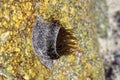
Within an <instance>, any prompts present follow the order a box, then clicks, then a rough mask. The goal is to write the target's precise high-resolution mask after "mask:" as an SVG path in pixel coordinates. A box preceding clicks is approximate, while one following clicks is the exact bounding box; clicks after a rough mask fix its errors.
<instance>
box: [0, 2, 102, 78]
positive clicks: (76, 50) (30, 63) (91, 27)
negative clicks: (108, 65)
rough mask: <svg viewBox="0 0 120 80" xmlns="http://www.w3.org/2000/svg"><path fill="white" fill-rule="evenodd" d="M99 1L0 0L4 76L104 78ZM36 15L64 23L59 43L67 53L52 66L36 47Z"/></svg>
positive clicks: (0, 67)
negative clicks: (100, 43)
mask: <svg viewBox="0 0 120 80" xmlns="http://www.w3.org/2000/svg"><path fill="white" fill-rule="evenodd" d="M97 1H99V0H84V1H83V0H36V1H35V0H27V1H25V0H2V1H0V20H1V23H0V79H2V78H6V79H9V80H14V79H17V80H104V71H103V64H102V61H101V59H100V56H99V54H98V52H99V51H98V44H97V36H96V28H97V27H96V24H97V20H98V19H100V17H98V16H99V14H98V13H99V12H98V13H97V11H99V6H97V4H96V2H97ZM100 2H101V4H102V3H104V0H101V1H100ZM36 16H40V17H41V18H42V19H43V20H44V21H45V22H51V21H52V20H53V19H54V20H57V21H59V22H60V24H61V25H62V29H63V30H62V31H61V33H60V34H59V36H60V37H59V40H58V43H57V45H62V47H61V48H60V50H59V49H58V51H59V52H60V53H61V54H63V53H64V54H66V55H64V56H62V57H61V58H60V59H57V60H55V61H54V66H53V68H52V70H49V69H48V68H46V67H45V66H44V65H43V64H42V63H41V62H40V59H39V57H38V56H36V55H35V52H34V50H33V47H32V41H31V38H32V30H33V27H34V25H35V23H36ZM63 34H64V35H63ZM67 35H69V38H67ZM63 40H66V42H63ZM61 41H62V42H61ZM67 54H68V55H67Z"/></svg>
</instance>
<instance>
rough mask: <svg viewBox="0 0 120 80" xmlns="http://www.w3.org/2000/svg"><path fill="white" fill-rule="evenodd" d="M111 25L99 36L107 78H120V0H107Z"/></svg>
mask: <svg viewBox="0 0 120 80" xmlns="http://www.w3.org/2000/svg"><path fill="white" fill-rule="evenodd" d="M107 5H108V19H109V25H108V27H107V28H105V27H104V26H102V27H103V29H104V31H106V32H104V33H106V36H105V35H104V37H101V38H99V42H100V46H101V47H100V51H101V54H102V55H103V59H104V66H105V76H106V80H120V0H107ZM101 34H102V33H101Z"/></svg>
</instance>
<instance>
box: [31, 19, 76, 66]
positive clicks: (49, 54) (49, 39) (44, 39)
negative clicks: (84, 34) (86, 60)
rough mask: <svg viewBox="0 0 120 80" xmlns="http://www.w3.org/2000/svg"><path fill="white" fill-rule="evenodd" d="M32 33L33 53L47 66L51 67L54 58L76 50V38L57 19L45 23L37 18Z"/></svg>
mask: <svg viewBox="0 0 120 80" xmlns="http://www.w3.org/2000/svg"><path fill="white" fill-rule="evenodd" d="M32 35H33V36H32V43H33V48H34V50H35V53H36V54H37V55H38V56H39V58H40V60H41V62H42V63H43V64H44V65H45V66H46V67H48V68H51V67H52V65H53V60H54V59H58V58H60V56H62V55H68V54H71V53H75V51H77V46H76V45H77V44H76V42H77V40H76V38H75V37H74V36H73V35H72V34H71V32H70V31H68V30H65V29H64V27H62V26H61V25H60V23H59V22H58V21H57V20H54V21H52V22H49V23H45V22H43V20H40V19H37V22H36V24H35V26H34V28H33V34H32ZM63 36H64V37H63Z"/></svg>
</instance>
